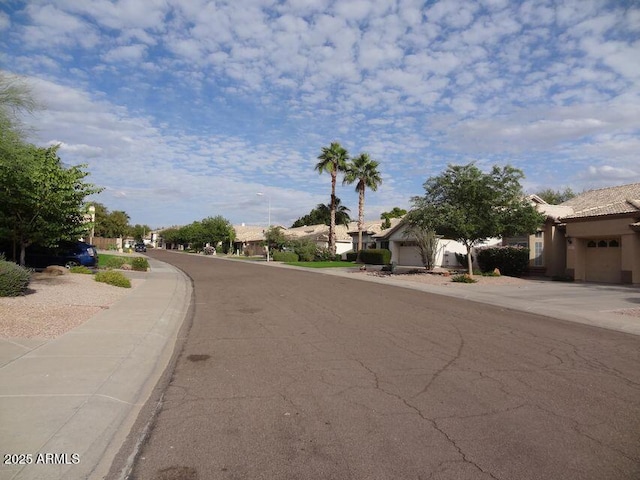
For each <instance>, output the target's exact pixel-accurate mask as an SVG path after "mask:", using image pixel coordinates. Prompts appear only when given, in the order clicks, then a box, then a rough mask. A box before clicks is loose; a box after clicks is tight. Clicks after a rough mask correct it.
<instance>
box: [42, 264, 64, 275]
mask: <svg viewBox="0 0 640 480" xmlns="http://www.w3.org/2000/svg"><path fill="white" fill-rule="evenodd" d="M44 273H46V274H47V275H66V274H67V273H69V272H68V270H67V269H66V268H65V267H61V266H60V265H49V266H48V267H47V268H45V269H44Z"/></svg>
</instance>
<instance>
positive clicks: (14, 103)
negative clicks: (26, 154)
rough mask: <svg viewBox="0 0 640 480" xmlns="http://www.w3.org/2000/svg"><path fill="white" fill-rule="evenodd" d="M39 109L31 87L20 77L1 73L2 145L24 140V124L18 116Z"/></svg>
mask: <svg viewBox="0 0 640 480" xmlns="http://www.w3.org/2000/svg"><path fill="white" fill-rule="evenodd" d="M36 107H37V104H36V102H35V100H34V99H33V96H32V94H31V89H30V88H29V86H28V85H27V84H26V83H25V82H24V81H23V80H22V79H20V78H19V77H16V76H15V75H10V74H7V73H4V72H2V71H0V143H4V144H5V146H6V142H10V143H14V142H16V141H21V139H22V133H23V132H22V123H21V122H20V119H19V116H18V114H19V113H20V112H32V111H33V110H34V109H35V108H36Z"/></svg>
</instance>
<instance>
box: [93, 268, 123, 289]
mask: <svg viewBox="0 0 640 480" xmlns="http://www.w3.org/2000/svg"><path fill="white" fill-rule="evenodd" d="M94 279H95V281H96V282H102V283H108V284H109V285H113V286H114V287H122V288H131V280H129V279H128V278H127V277H125V276H124V275H123V274H122V273H121V272H114V271H113V270H107V271H103V272H98V273H96V276H95V277H94Z"/></svg>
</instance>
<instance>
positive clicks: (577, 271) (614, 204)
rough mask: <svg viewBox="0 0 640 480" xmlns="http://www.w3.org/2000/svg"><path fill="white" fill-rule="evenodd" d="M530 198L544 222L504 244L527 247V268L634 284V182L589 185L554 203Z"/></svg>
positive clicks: (639, 191)
mask: <svg viewBox="0 0 640 480" xmlns="http://www.w3.org/2000/svg"><path fill="white" fill-rule="evenodd" d="M531 201H532V202H533V204H534V205H535V206H536V208H537V209H538V210H539V211H541V212H543V213H544V214H545V215H546V217H547V218H546V221H545V224H544V225H542V226H541V227H540V229H539V230H538V232H537V233H535V234H534V235H531V236H528V237H520V238H509V239H505V244H520V245H525V246H527V247H529V249H530V251H531V258H530V270H531V271H532V272H533V273H539V274H542V275H546V276H564V275H566V276H569V277H571V278H574V279H575V280H577V281H589V282H603V283H623V284H640V183H634V184H630V185H621V186H617V187H609V188H601V189H598V190H590V191H587V192H584V193H581V194H580V195H577V196H575V197H574V198H572V199H570V200H567V201H566V202H564V203H562V204H560V205H549V204H547V203H546V202H544V201H543V200H542V199H540V198H539V197H536V196H535V195H534V196H532V197H531Z"/></svg>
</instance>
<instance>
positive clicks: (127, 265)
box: [120, 263, 133, 270]
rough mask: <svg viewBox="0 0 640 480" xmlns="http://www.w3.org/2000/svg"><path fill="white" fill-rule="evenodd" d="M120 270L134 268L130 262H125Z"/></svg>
mask: <svg viewBox="0 0 640 480" xmlns="http://www.w3.org/2000/svg"><path fill="white" fill-rule="evenodd" d="M120 270H133V267H132V266H131V265H130V264H128V263H123V264H122V266H121V267H120Z"/></svg>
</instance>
